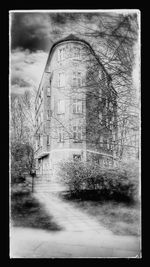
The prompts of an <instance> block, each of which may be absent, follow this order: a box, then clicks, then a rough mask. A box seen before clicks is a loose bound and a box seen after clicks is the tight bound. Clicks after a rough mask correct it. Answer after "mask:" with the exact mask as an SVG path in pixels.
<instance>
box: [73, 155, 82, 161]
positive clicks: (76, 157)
mask: <svg viewBox="0 0 150 267" xmlns="http://www.w3.org/2000/svg"><path fill="white" fill-rule="evenodd" d="M73 159H74V160H77V161H78V160H81V155H79V154H74V155H73Z"/></svg>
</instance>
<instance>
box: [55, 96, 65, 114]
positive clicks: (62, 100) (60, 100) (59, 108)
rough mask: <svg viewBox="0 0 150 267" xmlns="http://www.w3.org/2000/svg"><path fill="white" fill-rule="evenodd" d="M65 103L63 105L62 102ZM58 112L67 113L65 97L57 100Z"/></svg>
mask: <svg viewBox="0 0 150 267" xmlns="http://www.w3.org/2000/svg"><path fill="white" fill-rule="evenodd" d="M61 102H62V103H63V105H61V104H60V103H61ZM57 114H58V115H60V114H65V100H64V99H59V100H58V102H57Z"/></svg>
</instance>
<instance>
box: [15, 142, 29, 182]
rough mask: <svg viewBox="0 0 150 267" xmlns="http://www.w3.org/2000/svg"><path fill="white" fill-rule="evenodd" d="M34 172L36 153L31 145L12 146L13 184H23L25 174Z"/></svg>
mask: <svg viewBox="0 0 150 267" xmlns="http://www.w3.org/2000/svg"><path fill="white" fill-rule="evenodd" d="M33 170H34V151H33V148H32V146H31V145H30V144H29V143H25V144H23V143H20V142H13V143H12V145H11V182H12V183H14V182H23V181H24V180H25V174H26V173H27V174H29V175H31V174H32V172H33Z"/></svg>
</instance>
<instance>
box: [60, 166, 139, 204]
mask: <svg viewBox="0 0 150 267" xmlns="http://www.w3.org/2000/svg"><path fill="white" fill-rule="evenodd" d="M138 170H139V167H138V165H137V163H135V162H134V164H133V163H121V164H120V165H119V167H116V168H111V169H109V168H101V167H100V166H99V165H98V164H97V163H93V162H92V163H90V162H82V161H68V162H64V163H62V164H61V165H60V172H59V175H60V176H61V180H62V181H63V182H64V184H65V185H67V187H68V191H69V194H70V196H72V197H75V198H83V199H104V200H106V199H113V200H118V201H134V200H136V199H137V198H138V189H139V172H138Z"/></svg>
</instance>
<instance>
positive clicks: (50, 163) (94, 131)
mask: <svg viewBox="0 0 150 267" xmlns="http://www.w3.org/2000/svg"><path fill="white" fill-rule="evenodd" d="M116 97H117V93H116V91H115V90H114V88H113V86H112V83H111V78H110V76H109V74H108V73H107V71H106V70H105V68H104V66H103V65H102V64H101V62H100V61H99V59H98V58H97V56H96V55H95V53H94V51H93V49H92V48H91V46H90V45H89V44H88V43H87V42H86V41H84V40H80V39H78V38H76V37H75V36H73V35H69V36H68V37H67V38H65V39H63V40H61V41H59V42H57V43H55V44H54V45H53V46H52V48H51V50H50V53H49V56H48V60H47V63H46V67H45V70H44V73H43V76H42V79H41V83H40V86H39V89H38V92H37V96H36V101H35V114H36V115H35V119H36V135H35V136H36V151H35V157H36V161H37V173H38V174H41V175H42V174H48V175H49V174H51V173H52V172H53V171H55V170H56V166H57V164H58V163H59V162H60V161H61V160H66V159H78V160H94V161H97V162H99V164H102V165H105V164H110V165H111V164H113V162H114V156H115V155H114V151H115V149H114V147H115V138H116V135H117V121H116V116H117V102H116Z"/></svg>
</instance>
